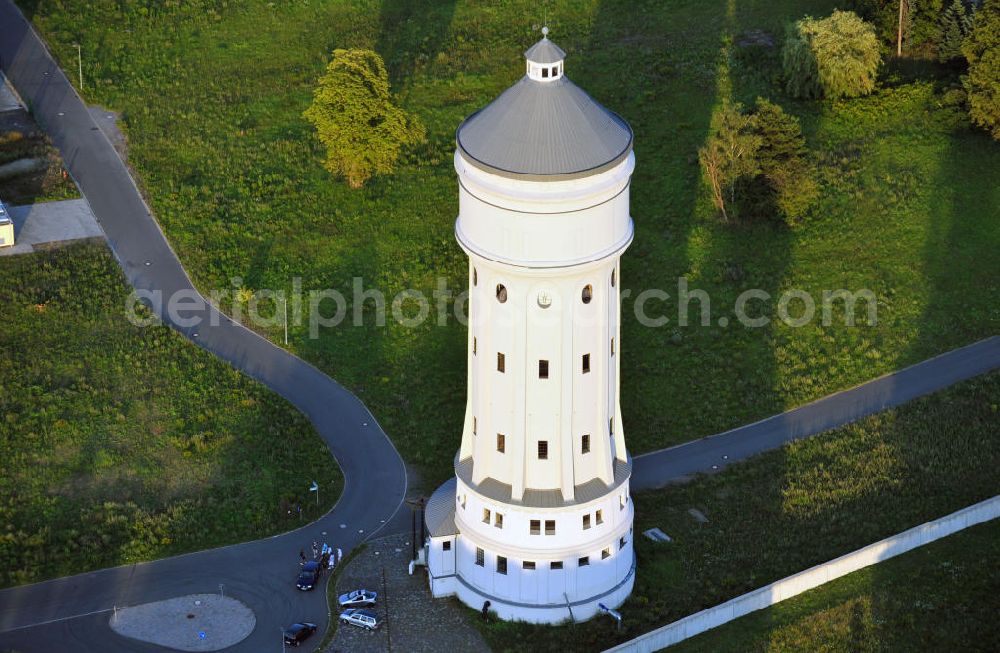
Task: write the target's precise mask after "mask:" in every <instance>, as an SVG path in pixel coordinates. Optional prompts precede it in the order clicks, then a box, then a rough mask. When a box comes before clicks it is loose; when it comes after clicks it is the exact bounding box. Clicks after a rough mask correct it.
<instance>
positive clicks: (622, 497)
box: [618, 494, 625, 510]
mask: <svg viewBox="0 0 1000 653" xmlns="http://www.w3.org/2000/svg"><path fill="white" fill-rule="evenodd" d="M618 508H619V510H625V495H624V494H622V495H619V496H618Z"/></svg>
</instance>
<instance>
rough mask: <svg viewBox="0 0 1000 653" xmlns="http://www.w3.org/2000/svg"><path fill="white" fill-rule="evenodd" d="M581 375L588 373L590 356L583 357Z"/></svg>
mask: <svg viewBox="0 0 1000 653" xmlns="http://www.w3.org/2000/svg"><path fill="white" fill-rule="evenodd" d="M583 373H584V374H589V373H590V354H584V355H583Z"/></svg>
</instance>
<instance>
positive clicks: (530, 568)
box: [521, 560, 535, 571]
mask: <svg viewBox="0 0 1000 653" xmlns="http://www.w3.org/2000/svg"><path fill="white" fill-rule="evenodd" d="M521 569H524V570H525V571H534V569H535V563H534V562H533V561H531V560H525V561H524V562H523V563H521Z"/></svg>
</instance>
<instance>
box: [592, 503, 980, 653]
mask: <svg viewBox="0 0 1000 653" xmlns="http://www.w3.org/2000/svg"><path fill="white" fill-rule="evenodd" d="M997 517H1000V495H998V496H995V497H993V498H992V499H987V500H985V501H982V502H980V503H977V504H975V505H972V506H969V507H968V508H963V509H962V510H959V511H957V512H953V513H951V514H950V515H947V516H945V517H942V518H940V519H935V520H934V521H931V522H927V523H926V524H921V525H920V526H917V527H915V528H911V529H910V530H908V531H903V532H902V533H899V534H898V535H893V536H891V537H887V538H886V539H884V540H881V541H879V542H875V543H874V544H869V545H868V546H866V547H864V548H862V549H858V550H857V551H854V552H852V553H848V554H846V555H843V556H840V557H839V558H836V559H834V560H831V561H829V562H824V563H823V564H820V565H816V566H815V567H812V568H810V569H807V570H805V571H801V572H799V573H797V574H794V575H792V576H788V577H787V578H783V579H781V580H779V581H776V582H774V583H771V584H770V585H766V586H765V587H761V588H760V589H757V590H754V591H752V592H748V593H746V594H743V595H742V596H738V597H736V598H735V599H732V600H730V601H726V602H725V603H722V604H720V605H717V606H715V607H712V608H708V609H707V610H702V611H701V612H697V613H695V614H693V615H690V616H688V617H685V618H683V619H680V620H678V621H675V622H673V623H671V624H667V625H666V626H663V627H662V628H657V629H656V630H654V631H651V632H648V633H646V634H644V635H640V636H639V637H636V638H635V639H633V640H630V641H628V642H625V643H624V644H620V645H618V646H616V647H614V648H611V649H608V650H607V651H606V652H605V653H650V652H651V651H658V650H660V649H663V648H666V647H668V646H671V645H673V644H676V643H678V642H680V641H683V640H685V639H687V638H689V637H694V636H695V635H697V634H699V633H703V632H705V631H706V630H710V629H712V628H715V627H716V626H721V625H722V624H724V623H727V622H730V621H733V620H734V619H738V618H739V617H742V616H744V615H747V614H749V613H751V612H754V611H756V610H762V609H764V608H767V607H770V606H772V605H774V604H775V603H779V602H781V601H784V600H785V599H788V598H791V597H793V596H797V595H799V594H802V593H803V592H806V591H808V590H811V589H813V588H816V587H819V586H820V585H822V584H824V583H828V582H830V581H831V580H834V579H836V578H840V577H841V576H846V575H847V574H850V573H852V572H855V571H857V570H859V569H863V568H864V567H868V566H870V565H874V564H878V563H879V562H882V561H884V560H888V559H889V558H893V557H895V556H898V555H899V554H901V553H906V552H907V551H910V550H912V549H915V548H917V547H920V546H923V545H925V544H929V543H930V542H933V541H935V540H939V539H941V538H942V537H946V536H948V535H951V534H953V533H957V532H958V531H961V530H963V529H965V528H968V527H970V526H974V525H976V524H981V523H983V522H987V521H990V520H992V519H996V518H997ZM624 616H625V618H626V619H627V618H628V614H627V613H626V614H625V615H624Z"/></svg>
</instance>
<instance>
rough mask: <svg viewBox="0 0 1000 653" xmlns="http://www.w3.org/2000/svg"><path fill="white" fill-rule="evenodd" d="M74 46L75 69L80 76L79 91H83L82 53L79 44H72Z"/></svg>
mask: <svg viewBox="0 0 1000 653" xmlns="http://www.w3.org/2000/svg"><path fill="white" fill-rule="evenodd" d="M73 45H75V46H76V69H77V72H78V73H79V75H80V90H81V91H83V51H82V50H81V49H80V44H79V43H74V44H73Z"/></svg>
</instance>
